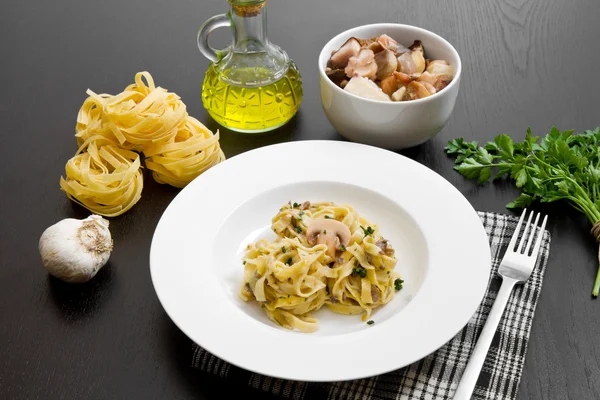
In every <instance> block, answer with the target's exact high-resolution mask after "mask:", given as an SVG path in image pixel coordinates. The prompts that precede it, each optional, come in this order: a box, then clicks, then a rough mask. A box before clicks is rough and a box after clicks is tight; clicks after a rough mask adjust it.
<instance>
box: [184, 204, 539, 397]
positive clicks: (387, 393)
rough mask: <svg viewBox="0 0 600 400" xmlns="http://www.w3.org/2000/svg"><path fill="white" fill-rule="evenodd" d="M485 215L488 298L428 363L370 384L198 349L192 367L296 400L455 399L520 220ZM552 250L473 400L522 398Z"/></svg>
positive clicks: (524, 288)
mask: <svg viewBox="0 0 600 400" xmlns="http://www.w3.org/2000/svg"><path fill="white" fill-rule="evenodd" d="M479 216H480V218H481V221H482V222H483V225H484V227H485V230H486V232H487V234H488V237H489V240H490V246H491V251H492V258H493V261H492V275H491V278H492V279H491V280H490V282H489V283H488V288H487V291H486V295H485V298H484V300H483V302H482V304H481V305H480V306H479V308H478V309H477V312H476V313H475V315H473V316H472V317H471V320H470V321H469V323H468V324H467V325H466V326H465V327H464V328H463V330H462V331H460V332H459V333H458V334H457V335H456V336H455V337H454V338H453V339H451V340H450V341H449V342H448V343H446V344H445V345H444V346H443V347H442V348H440V349H439V350H437V351H436V352H435V353H433V354H431V355H429V356H427V357H425V358H423V359H422V360H420V361H417V362H416V363H414V364H412V365H409V366H407V367H405V368H402V369H399V370H396V371H393V372H390V373H387V374H384V375H380V376H375V377H372V378H368V379H361V380H355V381H346V382H333V383H315V382H310V383H309V382H298V381H286V380H282V379H276V378H270V377H267V376H263V375H259V374H255V373H252V372H249V371H246V370H243V369H240V368H238V367H235V366H232V365H230V364H228V363H226V362H225V361H223V360H220V359H219V358H217V357H215V356H213V355H212V354H210V353H209V352H207V351H206V350H204V349H202V348H201V347H199V346H198V345H196V344H193V359H192V366H193V367H197V368H200V369H201V370H203V371H206V372H208V373H212V374H215V375H217V376H220V377H221V378H222V380H223V382H224V383H229V384H242V385H248V386H249V387H252V388H255V389H259V390H264V391H266V392H270V393H272V394H275V395H280V396H282V397H283V398H290V399H294V400H304V399H307V400H309V399H310V400H313V399H316V400H319V399H329V400H333V399H368V400H371V399H450V398H452V395H453V394H454V391H455V390H456V387H457V386H458V383H459V381H460V377H461V375H462V372H463V370H464V368H465V366H466V363H467V361H468V360H469V356H470V354H471V351H472V350H473V348H474V347H475V343H476V341H477V338H478V337H479V333H480V332H481V329H482V328H483V325H484V324H485V320H486V318H487V314H488V313H489V311H490V309H491V307H492V304H493V303H494V299H495V298H496V294H497V293H498V289H499V288H500V283H501V278H499V277H498V275H497V274H496V271H497V269H498V265H499V264H500V261H501V259H502V256H503V255H504V251H505V249H506V246H507V244H508V242H509V241H510V238H511V236H512V234H513V232H514V229H515V226H516V223H517V221H518V219H517V218H515V217H509V216H506V215H501V214H496V213H488V212H480V213H479ZM549 250H550V234H549V232H547V231H546V232H545V234H544V237H543V241H542V246H541V251H540V257H539V259H538V261H537V264H536V266H535V269H534V270H533V274H532V275H531V277H530V279H529V280H528V281H527V283H526V284H525V285H517V286H516V287H515V289H514V291H513V293H512V295H511V298H510V300H509V302H508V306H507V308H506V310H505V312H504V316H503V317H502V320H501V322H500V326H499V327H498V331H497V332H496V336H495V337H494V340H493V341H492V345H491V348H490V351H489V353H488V357H487V360H486V362H485V365H484V366H483V370H482V373H481V375H480V376H479V380H478V381H477V386H476V387H475V391H474V393H473V397H472V399H490V400H492V399H493V400H500V399H514V398H515V397H516V395H517V388H518V386H519V380H520V378H521V372H522V371H523V363H524V362H525V353H526V352H527V342H528V341H529V332H530V330H531V324H532V321H533V314H534V312H535V306H536V304H537V300H538V296H539V294H540V290H541V288H542V277H543V276H544V271H545V269H546V261H547V260H548V252H549Z"/></svg>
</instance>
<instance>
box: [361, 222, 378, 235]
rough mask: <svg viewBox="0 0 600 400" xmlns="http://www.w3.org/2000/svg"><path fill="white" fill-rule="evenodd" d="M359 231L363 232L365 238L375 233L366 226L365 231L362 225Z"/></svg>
mask: <svg viewBox="0 0 600 400" xmlns="http://www.w3.org/2000/svg"><path fill="white" fill-rule="evenodd" d="M360 229H362V230H363V232H364V234H365V237H367V236H369V235H372V234H373V233H375V231H374V230H373V228H371V227H370V226H367V229H365V228H364V227H363V226H362V225H361V226H360Z"/></svg>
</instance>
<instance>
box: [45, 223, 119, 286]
mask: <svg viewBox="0 0 600 400" xmlns="http://www.w3.org/2000/svg"><path fill="white" fill-rule="evenodd" d="M112 247H113V241H112V239H111V236H110V231H109V230H108V221H107V220H106V219H104V218H102V217H101V216H99V215H91V216H89V217H88V218H86V219H84V220H79V219H73V218H67V219H63V220H62V221H59V222H57V223H56V224H54V225H52V226H51V227H49V228H48V229H46V230H45V231H44V233H42V236H41V237H40V243H39V250H40V255H41V256H42V262H43V264H44V267H45V268H46V269H47V270H48V272H49V273H50V274H51V275H53V276H55V277H57V278H59V279H61V280H63V281H65V282H73V283H81V282H86V281H89V280H90V279H92V278H93V277H94V276H95V275H96V273H97V272H98V271H99V270H100V268H102V267H103V266H104V264H106V263H107V261H108V258H109V257H110V252H111V251H112Z"/></svg>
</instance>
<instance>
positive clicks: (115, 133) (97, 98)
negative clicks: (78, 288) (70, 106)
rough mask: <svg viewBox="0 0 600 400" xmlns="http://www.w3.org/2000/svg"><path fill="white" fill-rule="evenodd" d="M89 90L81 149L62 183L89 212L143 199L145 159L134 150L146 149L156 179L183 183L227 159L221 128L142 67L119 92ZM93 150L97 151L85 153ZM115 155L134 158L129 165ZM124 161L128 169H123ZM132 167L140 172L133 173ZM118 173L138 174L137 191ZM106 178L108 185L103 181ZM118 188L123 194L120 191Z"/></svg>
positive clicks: (107, 211)
mask: <svg viewBox="0 0 600 400" xmlns="http://www.w3.org/2000/svg"><path fill="white" fill-rule="evenodd" d="M144 80H145V82H144ZM87 93H88V95H89V97H88V98H87V99H86V100H85V101H84V103H83V105H82V107H81V108H80V110H79V113H78V115H77V125H76V127H75V132H76V133H75V137H76V138H77V143H78V145H79V146H80V148H79V150H78V152H77V154H76V156H75V157H73V158H72V159H71V160H69V162H68V163H67V167H66V175H67V177H66V179H64V178H61V188H63V190H65V192H67V195H68V196H69V198H70V199H72V200H74V201H76V202H78V203H79V204H81V205H82V206H84V207H86V208H88V209H89V210H90V211H93V212H96V213H98V214H101V215H104V216H116V215H119V214H122V213H123V212H125V211H127V210H128V209H129V208H131V207H132V206H133V205H134V204H135V203H136V202H137V201H138V200H139V198H140V196H139V192H141V190H142V184H141V179H142V174H141V171H139V168H141V163H140V158H139V155H137V154H136V155H135V156H136V157H137V158H136V159H134V158H133V154H135V153H133V152H132V151H137V152H144V155H145V156H146V157H148V159H147V160H146V165H147V167H148V169H150V170H152V176H153V177H154V179H155V180H156V181H157V182H159V183H167V184H170V185H172V186H176V187H179V188H181V187H184V186H185V185H187V184H188V183H190V182H191V181H192V180H193V179H194V178H196V177H197V176H198V175H200V174H201V173H203V172H204V171H206V170H207V169H209V168H211V167H212V166H214V165H216V164H218V163H220V162H221V161H223V160H225V155H224V154H223V151H222V150H221V147H220V145H219V133H218V132H217V134H216V135H215V134H213V133H212V132H211V131H210V130H208V129H207V128H206V127H205V126H204V125H203V124H201V123H200V121H198V120H197V119H195V118H193V117H191V116H189V115H188V113H187V111H186V106H185V104H184V103H183V102H182V101H181V99H180V98H179V96H177V95H176V94H175V93H172V92H168V91H167V90H166V89H163V88H161V87H156V86H155V84H154V80H153V79H152V76H151V75H150V74H149V73H148V72H138V73H137V74H136V76H135V83H133V84H131V85H129V86H127V87H126V88H125V90H124V91H123V92H121V93H119V94H117V95H114V96H113V95H110V94H96V93H94V92H93V91H91V90H88V91H87ZM105 146H110V148H108V149H104V147H105ZM121 150H122V151H121ZM90 151H93V152H94V155H91V154H87V153H89V152H90ZM115 152H116V153H115ZM117 155H119V156H122V157H123V158H124V159H126V160H130V162H129V164H127V163H126V162H125V161H123V159H121V158H119V157H117ZM115 157H116V158H115ZM118 160H120V161H118ZM126 164H127V165H126ZM125 166H127V171H128V173H127V174H123V168H125ZM80 167H81V168H83V170H80ZM134 168H137V169H138V172H137V173H136V174H133V175H131V173H132V171H133V169H134ZM117 176H118V177H121V176H122V177H123V178H127V179H134V182H135V185H134V186H135V190H134V191H133V192H130V191H126V192H124V193H120V192H119V190H121V189H123V188H124V187H125V186H127V185H129V184H131V182H127V181H126V180H124V181H119V182H117V181H118V179H117V180H116V179H115V177H117ZM138 181H139V182H138ZM102 182H105V183H107V184H106V185H104V186H102ZM138 183H139V184H138ZM124 185H125V186H124ZM88 186H89V187H88ZM134 186H131V187H134ZM92 188H93V189H92ZM116 188H118V189H116ZM128 188H129V186H128ZM128 190H129V189H128ZM117 192H119V193H120V195H118V196H116V195H115V193H117ZM103 193H105V194H106V196H103ZM134 194H136V195H134ZM119 202H121V203H120V204H119Z"/></svg>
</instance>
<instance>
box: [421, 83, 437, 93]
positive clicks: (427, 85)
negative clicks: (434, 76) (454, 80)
mask: <svg viewBox="0 0 600 400" xmlns="http://www.w3.org/2000/svg"><path fill="white" fill-rule="evenodd" d="M422 83H423V86H425V88H426V89H427V90H429V93H431V94H434V93H436V92H437V89H436V88H435V86H433V85H432V84H431V83H429V82H422Z"/></svg>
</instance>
